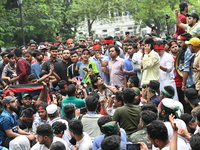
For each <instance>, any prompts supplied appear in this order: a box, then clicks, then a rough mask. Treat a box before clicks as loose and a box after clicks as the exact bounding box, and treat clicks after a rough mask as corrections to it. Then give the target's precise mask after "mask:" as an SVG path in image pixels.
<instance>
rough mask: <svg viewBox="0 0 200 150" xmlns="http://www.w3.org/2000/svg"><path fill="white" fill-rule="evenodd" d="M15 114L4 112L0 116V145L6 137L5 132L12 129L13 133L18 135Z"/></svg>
mask: <svg viewBox="0 0 200 150" xmlns="http://www.w3.org/2000/svg"><path fill="white" fill-rule="evenodd" d="M17 119H18V117H17V114H16V113H15V112H13V113H10V112H9V111H8V110H6V109H4V111H3V112H2V113H1V115H0V143H2V141H4V140H5V139H6V138H7V137H8V136H7V134H6V132H5V130H8V129H12V131H13V132H15V133H18V123H17Z"/></svg>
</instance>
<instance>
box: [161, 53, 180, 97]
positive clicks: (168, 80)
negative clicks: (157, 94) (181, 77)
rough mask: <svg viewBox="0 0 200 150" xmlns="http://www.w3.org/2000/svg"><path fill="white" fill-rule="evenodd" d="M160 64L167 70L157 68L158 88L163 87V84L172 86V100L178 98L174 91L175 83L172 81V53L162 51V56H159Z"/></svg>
mask: <svg viewBox="0 0 200 150" xmlns="http://www.w3.org/2000/svg"><path fill="white" fill-rule="evenodd" d="M160 65H161V66H163V67H166V68H167V71H163V70H161V69H160V70H159V82H160V90H162V89H163V88H164V86H168V85H170V86H172V87H173V88H174V92H175V94H174V98H173V99H174V100H178V95H177V91H176V83H175V81H174V58H173V56H172V55H170V54H168V53H167V52H164V54H163V55H162V56H160Z"/></svg>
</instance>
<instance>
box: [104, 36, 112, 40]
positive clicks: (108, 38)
mask: <svg viewBox="0 0 200 150" xmlns="http://www.w3.org/2000/svg"><path fill="white" fill-rule="evenodd" d="M104 39H105V40H114V39H113V37H112V36H108V37H106V38H104Z"/></svg>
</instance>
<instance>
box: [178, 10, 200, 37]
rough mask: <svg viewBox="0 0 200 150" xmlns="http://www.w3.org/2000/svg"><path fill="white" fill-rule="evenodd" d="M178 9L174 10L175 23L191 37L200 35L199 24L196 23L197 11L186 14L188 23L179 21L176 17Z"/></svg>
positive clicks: (197, 18)
mask: <svg viewBox="0 0 200 150" xmlns="http://www.w3.org/2000/svg"><path fill="white" fill-rule="evenodd" d="M178 12H179V10H178V9H176V10H175V15H176V25H177V26H179V27H180V28H182V29H185V30H186V31H187V32H188V33H190V34H191V35H192V37H196V36H197V35H200V25H199V24H198V20H199V15H198V14H197V13H191V14H189V15H188V24H184V23H181V21H180V19H179V17H178Z"/></svg>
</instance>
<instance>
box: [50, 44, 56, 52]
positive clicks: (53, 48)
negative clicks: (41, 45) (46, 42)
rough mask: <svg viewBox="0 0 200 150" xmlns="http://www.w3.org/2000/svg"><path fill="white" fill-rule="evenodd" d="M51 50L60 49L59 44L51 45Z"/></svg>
mask: <svg viewBox="0 0 200 150" xmlns="http://www.w3.org/2000/svg"><path fill="white" fill-rule="evenodd" d="M51 50H58V46H57V45H52V46H51V47H50V51H51Z"/></svg>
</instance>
